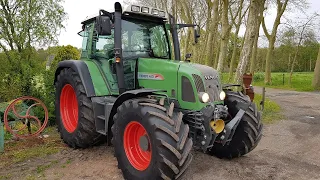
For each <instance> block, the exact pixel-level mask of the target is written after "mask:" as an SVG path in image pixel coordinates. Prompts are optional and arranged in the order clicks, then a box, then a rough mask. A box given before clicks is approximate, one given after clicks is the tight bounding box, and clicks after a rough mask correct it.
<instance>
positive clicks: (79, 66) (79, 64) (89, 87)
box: [54, 60, 96, 97]
mask: <svg viewBox="0 0 320 180" xmlns="http://www.w3.org/2000/svg"><path fill="white" fill-rule="evenodd" d="M64 68H72V69H73V70H74V71H75V72H77V73H78V75H79V76H80V79H81V81H82V83H83V86H84V89H85V91H86V94H87V96H88V97H93V96H95V95H96V93H95V90H94V86H93V83H92V79H91V75H90V72H89V69H88V67H87V64H86V63H85V62H83V61H81V60H65V61H61V62H59V64H58V68H57V69H56V72H55V77H54V83H56V81H57V77H58V75H59V74H60V71H61V70H62V69H64Z"/></svg>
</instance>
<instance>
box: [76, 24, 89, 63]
mask: <svg viewBox="0 0 320 180" xmlns="http://www.w3.org/2000/svg"><path fill="white" fill-rule="evenodd" d="M91 28H92V25H91V24H89V25H86V26H85V29H84V30H83V31H81V32H79V33H78V34H79V35H80V36H81V37H82V51H81V57H84V58H86V57H87V56H88V50H89V47H88V43H89V42H88V40H89V38H88V37H89V32H90V30H91Z"/></svg>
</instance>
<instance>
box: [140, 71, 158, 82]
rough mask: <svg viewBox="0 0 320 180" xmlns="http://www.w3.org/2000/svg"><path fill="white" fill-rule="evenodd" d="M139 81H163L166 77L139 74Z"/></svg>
mask: <svg viewBox="0 0 320 180" xmlns="http://www.w3.org/2000/svg"><path fill="white" fill-rule="evenodd" d="M138 79H148V80H158V81H163V80H164V77H163V76H162V74H157V73H140V72H139V73H138Z"/></svg>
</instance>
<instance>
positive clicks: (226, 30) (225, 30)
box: [217, 0, 231, 72]
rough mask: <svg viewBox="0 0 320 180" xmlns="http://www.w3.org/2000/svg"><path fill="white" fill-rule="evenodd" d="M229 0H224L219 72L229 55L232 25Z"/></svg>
mask: <svg viewBox="0 0 320 180" xmlns="http://www.w3.org/2000/svg"><path fill="white" fill-rule="evenodd" d="M228 13H229V0H222V17H221V21H222V22H221V23H222V29H221V31H222V32H221V40H220V55H219V60H218V67H217V70H218V71H219V72H222V71H223V63H224V61H225V58H226V55H227V45H228V42H229V35H230V30H231V26H230V25H229V18H228Z"/></svg>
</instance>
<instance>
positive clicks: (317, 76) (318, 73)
mask: <svg viewBox="0 0 320 180" xmlns="http://www.w3.org/2000/svg"><path fill="white" fill-rule="evenodd" d="M312 86H313V87H314V88H315V89H317V90H320V48H319V52H318V58H317V63H316V67H315V68H314V75H313V82H312Z"/></svg>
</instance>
